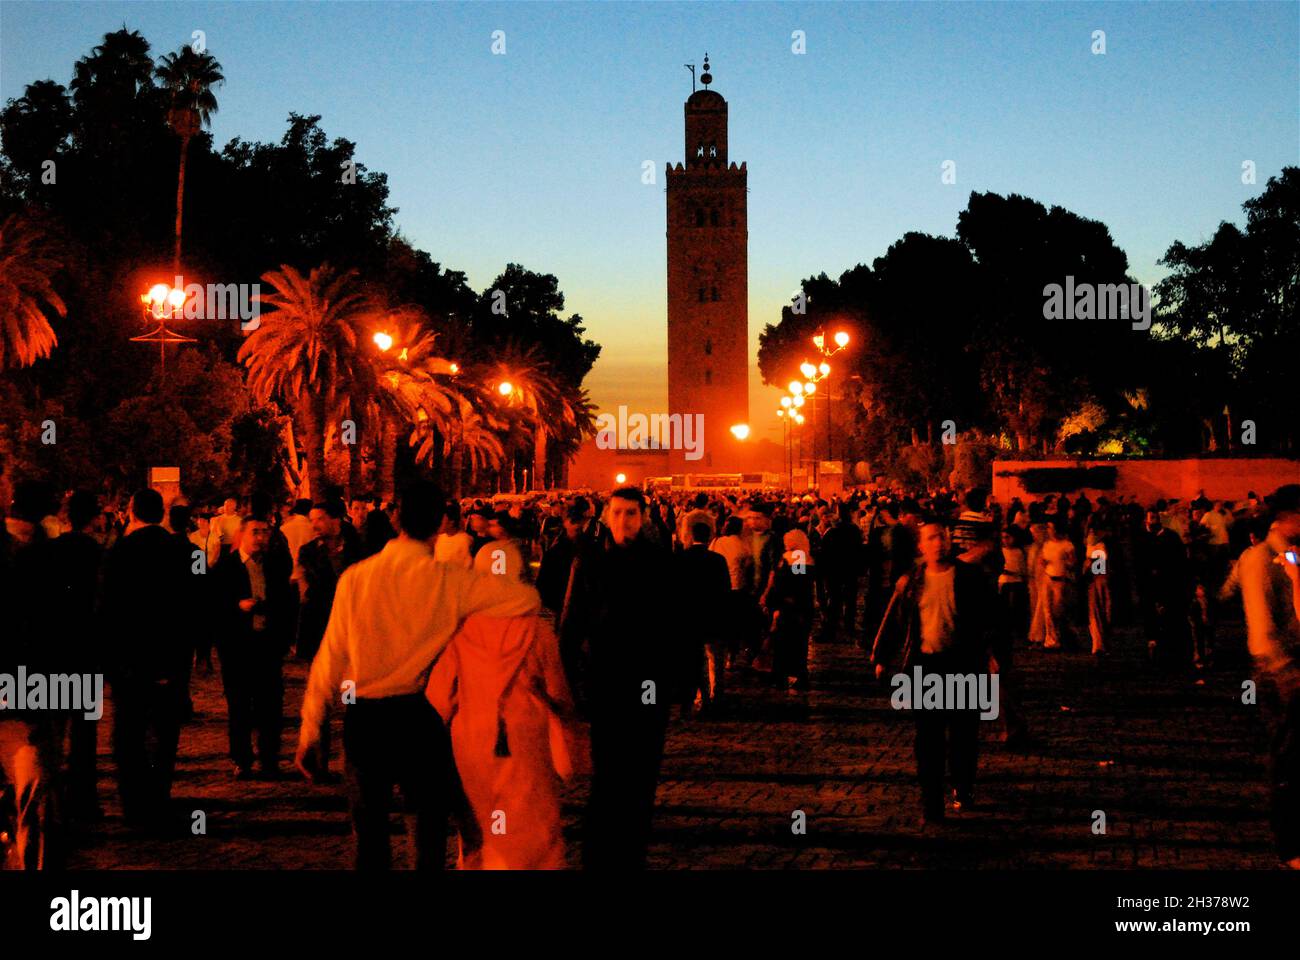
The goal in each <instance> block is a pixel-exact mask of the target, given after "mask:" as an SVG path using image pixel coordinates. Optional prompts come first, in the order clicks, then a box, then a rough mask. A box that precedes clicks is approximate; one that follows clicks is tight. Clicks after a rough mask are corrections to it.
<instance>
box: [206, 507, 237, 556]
mask: <svg viewBox="0 0 1300 960" xmlns="http://www.w3.org/2000/svg"><path fill="white" fill-rule="evenodd" d="M242 525H243V517H241V516H240V515H239V502H238V501H237V500H236V499H235V498H234V497H228V498H227V499H226V502H225V503H223V504H222V505H221V512H220V513H219V514H217V515H216V516H215V517H213V518H212V523H211V525H210V527H209V533H208V566H209V567H212V566H216V564H217V563H219V562H220V561H221V558H222V557H224V556H225V555H226V554H228V553H230V552H231V551H232V550H233V549H234V548H235V541H236V540H238V539H239V528H240V527H241V526H242Z"/></svg>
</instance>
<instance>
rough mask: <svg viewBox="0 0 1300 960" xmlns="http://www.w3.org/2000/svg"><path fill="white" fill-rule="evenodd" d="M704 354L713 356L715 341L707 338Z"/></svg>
mask: <svg viewBox="0 0 1300 960" xmlns="http://www.w3.org/2000/svg"><path fill="white" fill-rule="evenodd" d="M704 355H705V356H706V357H711V356H713V341H712V340H705V341H704Z"/></svg>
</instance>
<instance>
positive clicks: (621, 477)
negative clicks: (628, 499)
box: [614, 473, 627, 484]
mask: <svg viewBox="0 0 1300 960" xmlns="http://www.w3.org/2000/svg"><path fill="white" fill-rule="evenodd" d="M614 482H615V483H618V484H624V483H627V474H626V473H618V474H615V475H614Z"/></svg>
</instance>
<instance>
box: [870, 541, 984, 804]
mask: <svg viewBox="0 0 1300 960" xmlns="http://www.w3.org/2000/svg"><path fill="white" fill-rule="evenodd" d="M920 551H921V559H920V562H919V563H917V565H916V566H915V567H914V568H913V570H912V572H911V573H909V574H906V575H904V576H902V577H900V578H899V580H898V582H897V586H896V587H895V589H894V596H893V598H892V599H891V600H890V603H889V608H888V610H887V611H886V613H885V619H884V621H883V622H882V623H881V625H880V630H879V632H878V633H877V634H876V641H875V644H874V645H873V647H872V650H871V662H872V663H873V664H874V665H875V672H876V676H877V677H878V678H879V677H883V676H884V675H885V672H886V669H887V667H888V666H889V664H890V663H891V661H892V660H893V659H894V657H895V655H896V654H899V653H900V651H901V661H902V669H903V672H904V674H907V675H908V676H909V677H911V676H914V673H913V671H914V669H915V668H920V672H921V683H920V686H924V685H925V684H926V683H927V681H926V680H925V677H926V676H928V675H931V674H937V675H938V679H939V682H940V689H943V690H949V689H953V688H954V686H955V685H956V684H955V683H951V682H950V681H949V677H950V676H952V675H959V676H963V677H964V676H975V677H977V678H978V677H979V676H980V675H981V674H984V673H986V671H987V669H988V657H989V652H990V647H991V645H992V640H993V633H994V629H995V623H996V620H995V617H994V613H993V610H994V607H993V602H992V593H991V590H990V588H989V586H988V583H987V581H986V579H985V577H984V575H983V574H982V573H981V572H980V570H979V569H978V568H977V567H975V566H974V565H972V564H968V563H965V562H963V561H961V560H953V559H951V546H950V543H949V539H948V531H947V529H946V528H945V527H944V526H943V524H942V523H940V522H939V521H937V520H929V521H927V522H925V523H924V524H923V525H922V526H921V531H920ZM917 687H918V685H917V684H915V683H913V685H912V690H913V693H912V696H913V703H912V709H913V712H914V714H915V717H916V772H917V778H918V779H919V780H920V782H921V807H922V813H923V815H924V817H925V820H926V822H927V823H934V822H937V821H940V820H942V819H943V818H944V792H943V784H944V759H945V756H946V757H947V759H948V768H949V775H950V778H951V782H952V786H953V791H952V806H953V809H954V810H957V811H960V810H961V809H962V808H963V807H965V806H968V805H969V804H970V803H971V801H972V799H973V791H974V787H975V772H976V767H977V764H978V747H979V708H978V706H976V705H972V704H969V703H966V704H963V705H962V708H958V706H957V705H956V704H954V703H944V704H942V705H941V706H940V707H939V708H933V707H927V708H925V709H920V706H921V704H920V703H919V701H920V690H919V689H917Z"/></svg>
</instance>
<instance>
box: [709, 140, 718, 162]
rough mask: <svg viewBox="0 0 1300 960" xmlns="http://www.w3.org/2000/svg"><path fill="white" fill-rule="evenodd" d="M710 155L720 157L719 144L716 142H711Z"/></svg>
mask: <svg viewBox="0 0 1300 960" xmlns="http://www.w3.org/2000/svg"><path fill="white" fill-rule="evenodd" d="M709 157H710V158H712V159H714V160H716V159H718V145H717V144H716V143H711V144H709Z"/></svg>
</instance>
